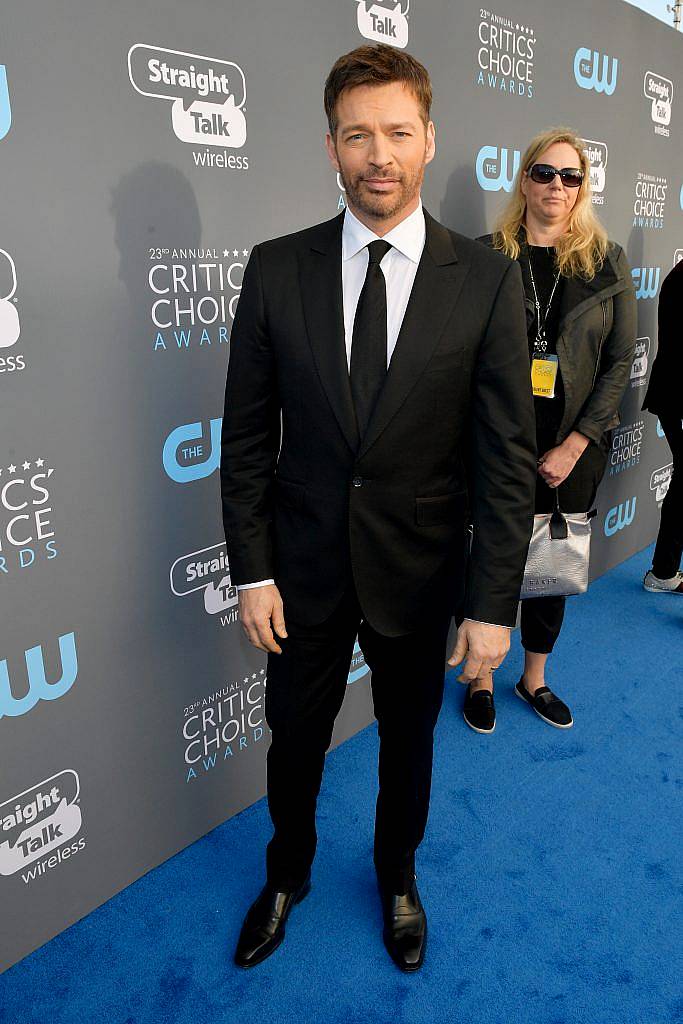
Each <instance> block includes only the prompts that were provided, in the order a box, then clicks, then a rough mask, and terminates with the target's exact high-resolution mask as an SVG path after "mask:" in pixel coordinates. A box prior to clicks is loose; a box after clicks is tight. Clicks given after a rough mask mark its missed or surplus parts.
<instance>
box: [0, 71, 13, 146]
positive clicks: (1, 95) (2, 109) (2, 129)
mask: <svg viewBox="0 0 683 1024" xmlns="http://www.w3.org/2000/svg"><path fill="white" fill-rule="evenodd" d="M11 126H12V110H11V107H10V105H9V89H8V87H7V71H6V70H5V65H4V64H0V139H4V137H5V136H6V135H7V132H8V131H9V130H10V128H11Z"/></svg>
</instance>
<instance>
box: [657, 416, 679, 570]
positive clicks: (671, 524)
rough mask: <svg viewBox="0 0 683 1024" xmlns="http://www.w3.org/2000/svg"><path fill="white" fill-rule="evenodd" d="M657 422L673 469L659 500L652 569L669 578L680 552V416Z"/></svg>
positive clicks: (661, 418)
mask: <svg viewBox="0 0 683 1024" xmlns="http://www.w3.org/2000/svg"><path fill="white" fill-rule="evenodd" d="M660 422H661V424H662V429H663V431H664V433H665V435H666V440H667V442H668V444H669V448H670V449H671V454H672V456H673V464H674V472H673V476H672V478H671V483H670V484H669V490H668V491H667V492H666V497H665V498H664V501H663V503H662V514H661V519H660V522H659V533H658V534H657V543H656V545H655V553H654V557H653V560H652V571H653V573H654V574H655V576H657V577H658V578H659V579H660V580H669V579H671V577H672V576H675V575H676V573H677V572H678V570H679V569H680V567H681V556H683V427H682V426H681V417H680V416H660Z"/></svg>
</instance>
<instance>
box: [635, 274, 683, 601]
mask: <svg viewBox="0 0 683 1024" xmlns="http://www.w3.org/2000/svg"><path fill="white" fill-rule="evenodd" d="M681 288H683V262H681V263H677V264H676V266H675V267H674V268H673V270H672V271H671V272H670V273H669V274H668V275H667V277H666V278H665V279H664V284H663V285H662V290H661V292H660V293H659V312H658V320H659V330H658V340H657V358H656V359H655V361H654V364H653V366H652V373H651V375H650V384H649V387H648V389H647V394H646V395H645V401H644V402H643V409H649V411H650V412H653V413H655V414H656V415H657V416H659V422H660V423H661V425H662V430H663V431H664V434H665V435H666V439H667V441H668V444H669V448H670V449H671V455H672V456H673V466H674V469H673V476H672V478H671V483H670V484H669V490H668V491H667V493H666V497H665V498H664V502H663V504H662V517H661V520H660V523H659V533H658V535H657V543H656V545H655V553H654V556H653V559H652V568H651V569H650V570H649V571H648V572H647V573H646V575H645V579H644V580H643V586H644V587H645V589H646V590H649V591H651V592H654V593H663V594H667V593H668V594H683V572H681V571H680V568H681V557H682V556H683V388H682V385H681V380H682V379H683V327H682V326H681V314H682V313H683V308H682V305H681Z"/></svg>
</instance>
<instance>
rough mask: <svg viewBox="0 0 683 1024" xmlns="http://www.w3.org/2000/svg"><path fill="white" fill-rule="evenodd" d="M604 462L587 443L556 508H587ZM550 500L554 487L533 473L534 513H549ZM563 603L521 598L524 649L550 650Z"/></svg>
mask: <svg viewBox="0 0 683 1024" xmlns="http://www.w3.org/2000/svg"><path fill="white" fill-rule="evenodd" d="M549 447H552V446H551V445H549V444H548V445H547V446H546V447H545V449H544V450H547V448H549ZM540 450H541V449H540V448H539V451H540ZM606 463H607V453H606V451H605V450H604V448H603V447H600V446H598V445H596V444H593V443H592V442H591V443H590V444H589V445H588V447H587V448H586V449H585V451H584V452H583V454H582V455H581V457H580V458H579V460H578V461H577V463H576V465H575V466H574V469H573V470H572V472H571V473H570V474H569V476H568V477H567V479H566V480H565V481H564V482H563V483H561V484H560V486H559V488H558V493H559V499H560V507H561V509H562V510H563V511H564V512H589V511H590V510H591V508H592V507H593V504H594V502H595V497H596V494H597V490H598V486H599V484H600V481H601V480H602V477H603V474H604V472H605V466H606ZM554 503H555V489H554V488H552V487H548V485H547V484H546V482H545V481H544V480H543V478H542V477H541V476H537V477H536V503H535V511H536V513H542V512H545V513H547V512H552V510H553V508H554V507H555V506H554ZM565 604H566V598H564V597H528V598H526V599H525V600H524V601H522V610H521V616H520V627H521V628H520V633H521V639H522V646H523V647H524V649H525V650H526V651H531V652H533V653H536V654H550V653H551V651H552V649H553V647H554V646H555V643H556V641H557V638H558V637H559V635H560V630H561V629H562V623H563V621H564V611H565Z"/></svg>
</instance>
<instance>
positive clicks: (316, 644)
mask: <svg viewBox="0 0 683 1024" xmlns="http://www.w3.org/2000/svg"><path fill="white" fill-rule="evenodd" d="M285 615H286V609H285ZM286 621H287V633H288V637H287V639H285V640H281V641H280V645H281V647H282V654H269V655H268V681H267V687H266V707H265V710H266V720H267V722H268V725H269V726H270V729H271V731H272V740H271V745H270V749H269V751H268V807H269V810H270V816H271V818H272V821H273V827H274V834H273V838H272V839H271V841H270V843H269V844H268V850H267V854H266V866H267V875H268V881H269V882H270V883H271V885H273V886H274V887H275V888H276V889H280V890H288V889H295V888H297V887H298V886H299V885H301V883H302V882H303V880H304V879H305V877H306V875H307V874H308V871H309V870H310V867H311V865H312V863H313V858H314V856H315V849H316V844H317V835H316V829H315V811H316V803H317V798H318V793H319V791H320V784H321V781H322V774H323V768H324V764H325V753H326V751H327V749H328V747H329V745H330V741H331V739H332V730H333V727H334V720H335V718H336V717H337V714H338V713H339V709H340V708H341V705H342V702H343V700H344V694H345V693H346V684H347V678H348V672H349V665H350V663H351V655H352V653H353V645H354V642H355V638H356V633H357V631H358V624H359V621H360V609H359V607H358V602H357V600H356V596H355V593H354V592H353V591H352V590H351V591H349V592H347V593H346V594H345V595H344V597H343V599H342V601H341V603H340V604H339V605H338V607H337V608H336V609H335V611H334V612H333V614H332V615H331V616H330V618H329V619H327V620H326V621H325V622H323V623H321V624H320V625H318V626H306V627H301V626H297V625H296V623H294V622H291V621H290V620H289V619H287V620H286Z"/></svg>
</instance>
